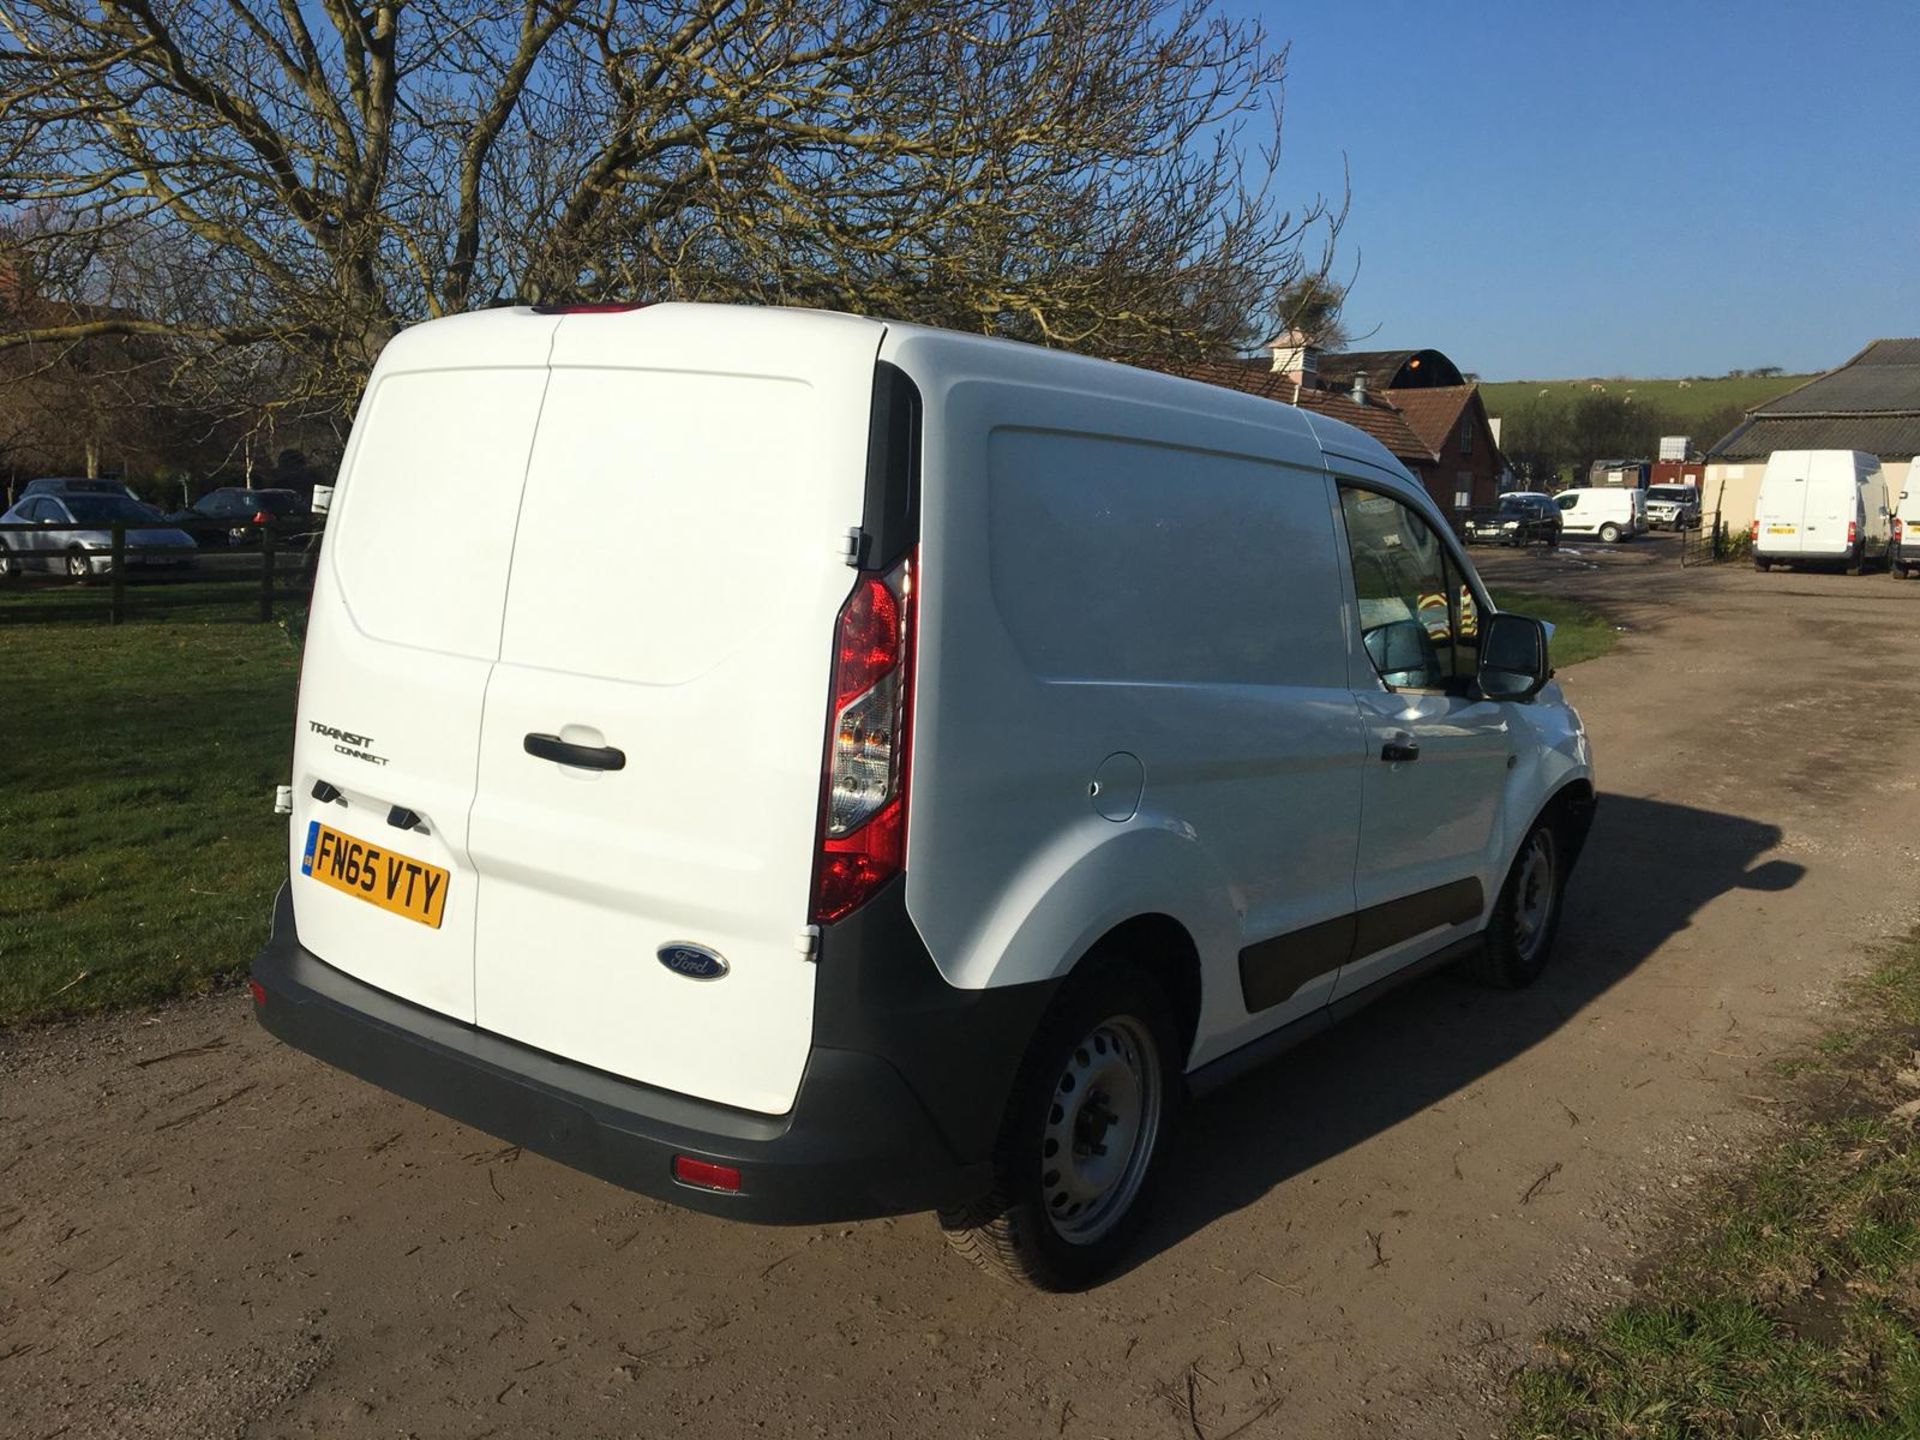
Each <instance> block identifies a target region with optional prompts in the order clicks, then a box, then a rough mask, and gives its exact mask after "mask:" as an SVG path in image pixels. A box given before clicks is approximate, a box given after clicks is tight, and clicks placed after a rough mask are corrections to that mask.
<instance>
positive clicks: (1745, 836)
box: [0, 542, 1920, 1440]
mask: <svg viewBox="0 0 1920 1440" xmlns="http://www.w3.org/2000/svg"><path fill="white" fill-rule="evenodd" d="M1674 553H1675V552H1674V550H1673V547H1672V545H1671V542H1653V543H1643V544H1639V545H1633V546H1626V547H1621V548H1620V549H1618V550H1614V551H1607V552H1604V553H1600V552H1598V551H1596V550H1595V549H1591V548H1588V549H1584V550H1582V549H1575V548H1573V547H1569V550H1568V551H1565V552H1563V553H1562V554H1561V555H1559V556H1557V557H1552V558H1547V557H1544V556H1542V555H1539V554H1530V555H1527V556H1521V557H1515V556H1506V555H1496V556H1491V557H1488V558H1487V561H1486V565H1485V568H1486V570H1487V571H1488V573H1489V575H1490V578H1492V579H1493V580H1494V583H1496V584H1502V583H1505V584H1516V583H1518V584H1526V585H1530V586H1533V587H1535V588H1551V589H1553V590H1555V591H1556V592H1564V593H1569V594H1574V595H1579V596H1585V597H1590V598H1591V599H1593V600H1595V601H1598V602H1602V603H1604V604H1605V605H1607V606H1608V607H1610V609H1611V610H1612V613H1613V614H1614V616H1615V617H1616V618H1617V619H1618V620H1619V621H1620V622H1621V623H1622V624H1624V625H1626V626H1627V627H1629V631H1628V633H1627V634H1626V635H1625V637H1624V639H1623V643H1622V644H1621V645H1620V647H1619V649H1618V650H1617V651H1616V652H1615V653H1614V654H1613V655H1611V656H1609V657H1607V658H1606V659H1603V660H1599V661H1595V662H1592V663H1590V664H1588V665H1584V666H1581V667H1579V668H1578V669H1577V670H1575V671H1573V672H1571V673H1570V674H1569V675H1568V676H1567V677H1566V686H1567V690H1568V691H1569V693H1570V694H1571V695H1572V697H1573V699H1574V700H1575V702H1576V703H1577V704H1578V705H1579V706H1580V707H1581V709H1582V711H1583V713H1584V714H1585V716H1586V718H1587V722H1588V725H1589V727H1590V729H1591V731H1592V734H1593V741H1594V747H1595V750H1596V753H1597V757H1598V765H1599V767H1600V780H1601V786H1602V791H1603V794H1604V797H1605V798H1604V800H1603V802H1602V806H1601V810H1600V816H1599V820H1598V823H1597V825H1596V828H1595V831H1594V835H1593V839H1592V843H1591V845H1590V846H1589V848H1588V851H1587V855H1586V858H1585V860H1584V861H1583V868H1582V869H1581V871H1580V873H1579V874H1578V875H1577V877H1576V879H1575V882H1574V885H1573V889H1572V892H1571V894H1570V897H1569V901H1568V907H1569V908H1568V913H1567V924H1566V927H1565V929H1564V931H1563V933H1562V939H1561V949H1560V953H1559V955H1558V958H1557V960H1556V963H1555V966H1554V968H1553V969H1552V970H1551V971H1550V972H1549V974H1548V976H1547V978H1546V979H1545V980H1543V981H1542V982H1541V983H1540V984H1539V985H1538V986H1536V987H1535V988H1533V989H1532V990H1529V991H1527V992H1525V993H1522V994H1518V995H1504V994H1490V993H1486V992H1482V991H1480V990H1476V989H1474V988H1472V987H1470V986H1469V985H1467V984H1466V983H1465V982H1463V981H1461V980H1458V979H1456V978H1453V977H1451V976H1447V975H1442V976H1437V977H1434V978H1432V979H1429V980H1426V981H1423V982H1421V983H1419V984H1417V985H1415V986H1412V987H1410V988H1408V989H1406V990H1404V991H1402V992H1401V993H1400V994H1398V995H1397V996H1395V997H1394V998H1392V999H1390V1000H1388V1001H1386V1002H1385V1003H1383V1004H1381V1005H1379V1006H1377V1007H1375V1008H1374V1009H1373V1010H1371V1011H1369V1012H1368V1013H1366V1014H1365V1015H1363V1016H1361V1017H1360V1018H1358V1019H1357V1020H1355V1021H1354V1022H1352V1023H1351V1024H1349V1025H1347V1026H1345V1027H1343V1028H1341V1029H1339V1030H1336V1031H1334V1032H1332V1033H1330V1034H1328V1035H1327V1036H1325V1037H1323V1038H1321V1039H1319V1040H1317V1041H1315V1042H1313V1043H1311V1044H1309V1045H1307V1046H1305V1047H1303V1048H1302V1049H1299V1050H1297V1051H1295V1052H1294V1053H1292V1054H1291V1055H1289V1056H1287V1057H1285V1058H1284V1059H1282V1060H1281V1061H1279V1062H1278V1063H1276V1064H1274V1065H1273V1066H1271V1067H1269V1068H1268V1069H1266V1070H1264V1071H1261V1072H1259V1073H1257V1074H1255V1075H1254V1076H1252V1077H1251V1078H1249V1079H1247V1080H1245V1081H1243V1082H1241V1083H1240V1084H1238V1085H1236V1086H1235V1087H1233V1088H1231V1089H1229V1090H1227V1091H1225V1092H1223V1093H1221V1094H1220V1095H1218V1096H1217V1097H1215V1098H1213V1099H1211V1100H1209V1101H1207V1102H1206V1103H1205V1104H1203V1105H1201V1106H1199V1107H1197V1108H1196V1110H1195V1111H1194V1113H1193V1115H1192V1117H1191V1120H1192V1123H1191V1125H1190V1127H1189V1129H1188V1131H1187V1133H1186V1135H1185V1136H1184V1138H1183V1140H1182V1142H1181V1144H1180V1146H1179V1148H1178V1150H1177V1151H1176V1152H1174V1154H1173V1155H1172V1156H1171V1157H1170V1158H1171V1160H1172V1163H1173V1167H1174V1170H1175V1171H1176V1172H1177V1174H1178V1176H1179V1180H1178V1183H1177V1184H1176V1185H1174V1186H1173V1187H1170V1188H1171V1189H1172V1190H1174V1191H1176V1192H1177V1193H1176V1194H1175V1195H1174V1196H1172V1197H1171V1202H1172V1203H1170V1204H1169V1205H1168V1206H1167V1207H1166V1213H1164V1214H1163V1215H1162V1216H1161V1217H1160V1219H1159V1221H1158V1223H1157V1224H1156V1225H1155V1226H1154V1228H1153V1229H1152V1230H1151V1232H1150V1233H1149V1235H1148V1237H1147V1240H1146V1242H1145V1244H1144V1245H1143V1246H1142V1247H1141V1249H1140V1251H1139V1253H1138V1254H1137V1255H1136V1256H1135V1257H1134V1259H1133V1261H1132V1264H1131V1266H1130V1268H1128V1269H1127V1270H1126V1271H1125V1273H1123V1274H1121V1275H1120V1276H1119V1277H1118V1278H1116V1279H1114V1280H1113V1281H1112V1282H1111V1283H1109V1284H1107V1285H1106V1286H1104V1287H1103V1288H1101V1289H1099V1290H1096V1291H1094V1292H1092V1293H1090V1294H1086V1295H1080V1296H1066V1297H1061V1296H1042V1295H1037V1294H1032V1293H1028V1292H1025V1291H1022V1290H1018V1289H1015V1288H1013V1287H1011V1286H1007V1285H1004V1284H998V1283H995V1282H994V1281H992V1280H990V1279H988V1278H987V1277H985V1276H983V1275H981V1274H979V1273H977V1272H976V1271H974V1270H973V1269H971V1268H970V1267H969V1266H968V1265H966V1264H965V1263H964V1262H963V1261H961V1260H959V1259H958V1258H956V1257H954V1256H951V1255H949V1254H948V1253H946V1251H945V1249H944V1247H943V1245H942V1244H941V1242H940V1239H939V1236H938V1234H937V1232H936V1230H935V1227H934V1225H933V1222H932V1220H931V1219H929V1218H927V1217H909V1218H906V1219H901V1220H896V1221H888V1222H881V1223H875V1224H865V1225H854V1226H834V1227H828V1228H824V1229H815V1230H777V1229H752V1228H746V1227H740V1226H734V1225H728V1224H725V1223H722V1222H719V1221H715V1220H709V1219H705V1218H702V1217H699V1216H695V1215H690V1214H686V1213H683V1212H680V1211H676V1210H673V1209H671V1208H669V1207H667V1206H664V1205H660V1204H656V1203H654V1202H652V1201H648V1200H643V1199H638V1198H635V1197H633V1196H630V1195H627V1194H624V1193H622V1192H619V1191H616V1190H613V1189H610V1188H609V1187H607V1186H605V1185H603V1184H601V1183H599V1182H597V1181H594V1180H591V1179H588V1178H586V1177H585V1176H582V1175H578V1174H575V1173H573V1172H571V1171H568V1170H565V1169H562V1168H560V1167H559V1166H557V1165H554V1164H551V1163H549V1162H547V1161H545V1160H542V1159H540V1158H538V1157H536V1156H532V1155H526V1154H520V1153H517V1152H514V1151H511V1150H503V1149H502V1148H501V1146H500V1145H498V1144H497V1143H496V1142H494V1141H491V1140H489V1139H488V1138H487V1137H486V1136H483V1135H480V1134H477V1133H476V1132H474V1131H471V1130H468V1129H465V1128H463V1127H462V1126H459V1125H456V1124H453V1123H451V1122H449V1121H445V1120H442V1119H439V1118H438V1117H436V1116H434V1115H431V1114H428V1113H426V1112H425V1111H422V1110H419V1109H416V1108H414V1107H413V1106H411V1105H408V1104H406V1103H404V1102H402V1101H399V1100H395V1099H392V1098H390V1097H388V1096H386V1095H384V1094H382V1093H380V1092H378V1091H376V1090H374V1089H372V1088H370V1087H368V1086H366V1085H363V1084H361V1083H359V1082H357V1081H354V1080H351V1079H348V1078H347V1077H345V1076H343V1075H339V1074H336V1073H334V1072H332V1071H330V1070H328V1069H326V1068H325V1067H323V1066H321V1065H320V1064H318V1063H316V1062H314V1061H311V1060H308V1059H306V1058H304V1057H302V1056H300V1055H298V1054H295V1053H293V1052H291V1051H288V1050H286V1049H283V1048H281V1047H280V1046H278V1045H277V1044H275V1043H274V1042H272V1041H271V1040H269V1039H268V1038H267V1037H266V1036H265V1035H264V1034H262V1033H261V1032H260V1031H259V1030H258V1029H257V1028H256V1027H255V1025H254V1023H253V1021H252V1018H251V1016H250V1014H249V1003H248V1000H247V998H246V996H245V994H244V992H240V993H234V994H229V995H226V996H221V997H216V998H214V999H211V1000H206V1001H200V1002H195V1003H189V1004H182V1005H178V1006H174V1007H169V1008H166V1009H162V1010H160V1011H157V1012H154V1013H150V1014H133V1015H120V1016H116V1017H111V1018H107V1019H101V1020H94V1021H88V1022H84V1023H76V1024H69V1025H62V1026H58V1027H53V1028H42V1029H36V1030H28V1031H24V1032H19V1033H15V1034H13V1035H10V1036H4V1037H0V1434H4V1435H6V1436H9V1437H11V1436H25V1437H33V1440H41V1437H52V1436H56V1435H66V1436H74V1437H80V1436H95V1435H124V1436H142V1437H145V1436H154V1437H160V1436H165V1437H189V1436H202V1435H205V1436H223V1437H224V1436H234V1435H248V1436H281V1435H287V1436H306V1435H344V1434H353V1435H370V1436H405V1435H418V1436H433V1437H438V1436H474V1437H478V1436H484V1435H502V1436H508V1435H511V1436H516V1437H519V1436H528V1437H531V1436H566V1437H583V1436H603V1435H605V1436H611V1435H648V1436H655V1435H668V1434H678V1433H683V1432H686V1433H695V1432H697V1433H699V1434H701V1435H703V1436H706V1437H728V1436H737V1435H739V1436H745V1435H769V1436H788V1435H794V1436H804V1435H832V1436H835V1437H865V1436H929V1435H939V1436H947V1435H953V1436H971V1435H1019V1436H1027V1435H1035V1436H1037V1435H1047V1436H1056V1435H1057V1436H1067V1437H1075V1436H1082V1437H1091V1436H1114V1437H1133V1436H1167V1437H1193V1436H1198V1437H1201V1440H1226V1437H1228V1436H1231V1435H1244V1436H1247V1437H1258V1436H1281V1435H1287V1436H1305V1435H1312V1436H1327V1437H1338V1436H1365V1435H1374V1434H1380V1435H1394V1436H1426V1435H1439V1436H1446V1435H1454V1434H1467V1435H1481V1434H1486V1433H1488V1432H1489V1431H1491V1430H1493V1429H1495V1428H1496V1427H1497V1426H1498V1425H1499V1423H1500V1410H1499V1403H1500V1395H1501V1386H1502V1377H1503V1376H1504V1375H1505V1373H1506V1372H1507V1371H1508V1370H1509V1369H1510V1367H1511V1366H1512V1365H1514V1364H1515V1363H1516V1362H1518V1361H1519V1360H1521V1359H1523V1358H1524V1356H1525V1355H1526V1353H1527V1347H1528V1344H1529V1342H1530V1341H1531V1339H1532V1337H1533V1336H1535V1335H1536V1334H1537V1333H1538V1332H1539V1330H1540V1329H1541V1328H1542V1327H1544V1326H1546V1325H1548V1324H1550V1323H1553V1322H1555V1321H1559V1320H1563V1319H1567V1318H1570V1317H1574V1316H1577V1315H1578V1314H1579V1313H1580V1312H1581V1311H1582V1310H1583V1308H1585V1307H1588V1306H1590V1305H1592V1304H1593V1303H1595V1302H1596V1301H1598V1300H1600V1299H1603V1298H1605V1297H1606V1296H1608V1295H1610V1294H1613V1293H1616V1292H1617V1290H1618V1289H1619V1287H1620V1286H1621V1284H1622V1279H1623V1277H1624V1276H1626V1275H1627V1274H1628V1273H1630V1271H1631V1270H1632V1268H1633V1267H1634V1266H1635V1265H1636V1263H1638V1259H1639V1257H1640V1256H1641V1255H1642V1254H1643V1253H1644V1251H1645V1248H1646V1247H1647V1246H1648V1245H1649V1244H1652V1243H1656V1242H1657V1239H1658V1236H1659V1235H1660V1234H1661V1233H1662V1230H1661V1225H1662V1223H1663V1217H1664V1216H1665V1215H1666V1214H1667V1213H1668V1212H1669V1211H1670V1210H1671V1208H1672V1204H1673V1201H1674V1200H1675V1198H1676V1197H1684V1193H1685V1191H1686V1189H1687V1188H1688V1187H1689V1186H1691V1185H1693V1184H1695V1183H1696V1182H1697V1180H1698V1178H1699V1177H1700V1176H1701V1175H1702V1174H1703V1173H1706V1172H1707V1171H1709V1170H1710V1169H1711V1167H1713V1166H1714V1164H1715V1163H1716V1161H1717V1160H1718V1159H1720V1158H1721V1157H1722V1156H1723V1155H1724V1154H1725V1153H1726V1152H1727V1151H1728V1150H1729V1149H1730V1148H1735V1147H1738V1146H1739V1145H1740V1144H1741V1143H1742V1142H1743V1141H1744V1140H1746V1139H1749V1138H1751V1136H1752V1135H1753V1133H1754V1132H1755V1130H1756V1129H1757V1128H1758V1127H1759V1126H1761V1125H1763V1124H1764V1119H1763V1118H1762V1117H1764V1115H1765V1113H1766V1111H1767V1110H1768V1108H1769V1105H1768V1100H1769V1098H1770V1096H1769V1091H1770V1089H1771V1087H1772V1084H1773V1082H1772V1079H1771V1068H1770V1062H1771V1061H1772V1060H1773V1059H1775V1058H1777V1057H1778V1056H1780V1055H1781V1054H1782V1053H1783V1052H1784V1051H1785V1050H1786V1049H1788V1048H1789V1047H1791V1046H1793V1045H1794V1044H1795V1043H1797V1042H1799V1041H1802V1040H1803V1039H1804V1038H1805V1037H1806V1036H1807V1035H1808V1034H1809V1033H1810V1031H1811V1030H1812V1029H1813V1028H1814V1027H1815V1026H1816V1025H1817V1024H1818V1023H1819V1022H1820V1019H1821V1015H1822V1011H1823V1007H1824V1006H1826V1005H1827V1004H1828V1003H1830V1000H1831V997H1832V995H1833V991H1834V986H1835V983H1836V981H1837V980H1838V979H1840V978H1841V977H1843V976H1844V975H1846V974H1847V973H1849V972H1851V971H1853V970H1855V969H1857V968H1859V967H1860V966H1861V965H1862V964H1863V963H1864V960H1865V952H1864V948H1863V947H1864V946H1866V945H1867V944H1868V943H1870V942H1872V941H1873V940H1875V939H1876V938H1877V937H1881V936H1885V935H1889V934H1893V933H1896V932H1899V931H1902V930H1904V928H1905V927H1906V926H1907V925H1908V924H1909V923H1910V922H1911V921H1912V920H1913V918H1914V916H1915V909H1916V900H1920V885H1916V881H1915V874H1916V871H1915V859H1916V855H1915V851H1916V845H1917V842H1920V826H1917V825H1916V824H1915V822H1914V820H1913V819H1912V818H1911V811H1912V808H1913V807H1914V804H1915V793H1914V792H1915V789H1916V786H1917V785H1920V744H1916V736H1915V733H1914V732H1915V730H1916V728H1917V727H1920V583H1912V584H1902V583H1899V582H1896V581H1894V580H1892V579H1890V578H1888V577H1886V576H1872V575H1870V576H1862V577H1858V578H1849V577H1845V576H1837V575H1829V576H1813V575H1796V574H1773V575H1757V574H1755V573H1753V572H1752V571H1751V570H1750V569H1745V568H1738V567H1722V568H1720V569H1717V570H1708V571H1700V570H1683V569H1681V568H1680V567H1679V566H1678V565H1677V564H1676V563H1675V560H1674Z"/></svg>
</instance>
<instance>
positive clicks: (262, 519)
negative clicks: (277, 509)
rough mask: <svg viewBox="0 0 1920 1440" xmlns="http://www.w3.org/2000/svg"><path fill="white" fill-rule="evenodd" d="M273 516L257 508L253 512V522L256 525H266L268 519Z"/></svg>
mask: <svg viewBox="0 0 1920 1440" xmlns="http://www.w3.org/2000/svg"><path fill="white" fill-rule="evenodd" d="M272 518H273V516H271V515H269V514H268V513H267V512H266V511H264V510H256V511H254V512H253V523H254V524H256V525H264V524H266V523H267V521H269V520H271V519H272Z"/></svg>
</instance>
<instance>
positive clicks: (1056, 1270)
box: [940, 963, 1181, 1290]
mask: <svg viewBox="0 0 1920 1440" xmlns="http://www.w3.org/2000/svg"><path fill="white" fill-rule="evenodd" d="M1171 1012H1172V1006H1171V1004H1170V1003H1169V1001H1168V1000H1167V997H1166V995H1165V993H1164V992H1163V991H1162V990H1161V988H1160V986H1159V985H1157V984H1156V983H1155V982H1154V981H1153V979H1152V978H1151V977H1150V976H1149V975H1147V974H1146V972H1145V971H1143V970H1141V969H1139V968H1138V967H1136V966H1134V965H1131V964H1126V963H1121V964H1117V965H1110V966H1103V967H1101V968H1100V969H1099V970H1097V971H1095V972H1093V973H1091V974H1089V975H1088V976H1087V977H1086V978H1085V979H1084V980H1080V981H1077V982H1076V981H1069V982H1068V988H1067V989H1066V990H1063V991H1062V992H1061V995H1060V997H1059V999H1058V1000H1056V1001H1055V1002H1054V1006H1053V1009H1052V1010H1051V1011H1049V1012H1048V1016H1047V1019H1046V1020H1045V1021H1043V1022H1042V1024H1041V1026H1040V1031H1039V1034H1038V1035H1037V1036H1036V1037H1035V1038H1034V1042H1033V1046H1032V1048H1031V1049H1029V1050H1028V1052H1027V1057H1026V1059H1025V1060H1024V1061H1023V1062H1022V1063H1021V1066H1020V1073H1019V1075H1018V1077H1017V1078H1016V1079H1015V1081H1014V1085H1013V1094H1012V1096H1011V1097H1010V1098H1009V1099H1008V1102H1007V1113H1006V1117H1005V1119H1004V1121H1003V1122H1002V1125H1001V1131H1000V1140H999V1143H998V1146H997V1147H996V1149H995V1152H994V1158H993V1169H994V1180H993V1188H992V1189H991V1190H990V1191H989V1192H988V1193H987V1194H986V1195H984V1196H982V1197H980V1199H978V1200H976V1201H974V1202H973V1203H971V1204H968V1205H963V1206H959V1207H956V1208H954V1209H951V1210H942V1211H941V1212H940V1225H941V1228H942V1229H943V1230H945V1231H946V1234H947V1240H948V1242H949V1243H950V1244H951V1245H952V1246H953V1248H954V1249H956V1250H958V1251H959V1252H960V1253H961V1254H963V1255H965V1256H966V1257H967V1258H968V1259H970V1260H972V1261H974V1262H975V1263H976V1264H978V1265H980V1266H981V1267H982V1268H983V1269H986V1270H988V1271H991V1272H993V1273H994V1274H997V1275H1000V1276H1003V1277H1005V1278H1008V1279H1012V1280H1022V1281H1026V1282H1027V1283H1029V1284H1032V1285H1036V1286H1039V1287H1040V1288H1041V1289H1045V1290H1078V1289H1082V1288H1084V1287H1085V1286H1087V1285H1090V1284H1092V1283H1093V1282H1094V1281H1096V1280H1098V1279H1100V1278H1101V1277H1102V1276H1103V1275H1105V1274H1106V1273H1107V1272H1108V1271H1109V1270H1111V1269H1112V1268H1113V1266H1114V1264H1115V1263H1116V1262H1117V1261H1118V1260H1119V1259H1120V1257H1121V1255H1122V1253H1123V1252H1124V1251H1125V1249H1126V1247H1127V1245H1128V1244H1129V1243H1131V1241H1132V1239H1133V1236H1134V1234H1135V1232H1136V1231H1137V1230H1138V1229H1139V1226H1140V1223H1141V1221H1142V1220H1143V1218H1144V1216H1145V1213H1146V1207H1145V1203H1144V1197H1145V1195H1146V1194H1147V1191H1148V1187H1149V1182H1150V1180H1151V1178H1152V1172H1153V1164H1154V1160H1155V1157H1156V1155H1157V1154H1158V1152H1159V1151H1160V1149H1161V1148H1163V1146H1164V1144H1165V1140H1166V1135H1167V1132H1168V1131H1169V1130H1170V1129H1171V1128H1172V1125H1173V1120H1174V1116H1175V1114H1176V1112H1177V1109H1178V1102H1179V1095H1180V1084H1181V1081H1180V1073H1179V1069H1180V1050H1179V1038H1178V1036H1177V1035H1176V1034H1175V1032H1174V1028H1173V1026H1172V1024H1171V1022H1170V1021H1169V1019H1168V1016H1169V1015H1170V1014H1171Z"/></svg>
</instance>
